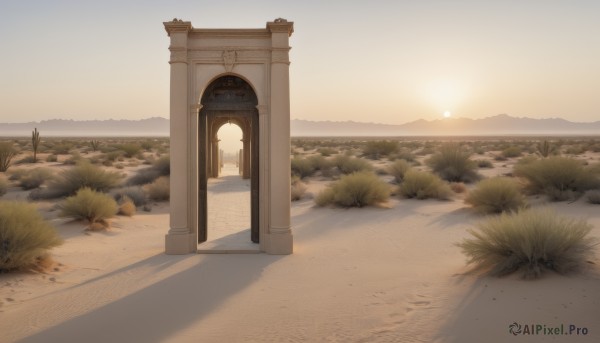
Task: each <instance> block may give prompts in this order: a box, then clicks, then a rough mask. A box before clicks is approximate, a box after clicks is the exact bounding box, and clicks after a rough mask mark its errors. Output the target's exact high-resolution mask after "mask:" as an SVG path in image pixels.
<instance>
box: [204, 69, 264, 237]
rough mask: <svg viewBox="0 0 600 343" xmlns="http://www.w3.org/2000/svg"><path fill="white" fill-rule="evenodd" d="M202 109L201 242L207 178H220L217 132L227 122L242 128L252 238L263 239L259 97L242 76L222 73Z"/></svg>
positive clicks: (206, 211)
mask: <svg viewBox="0 0 600 343" xmlns="http://www.w3.org/2000/svg"><path fill="white" fill-rule="evenodd" d="M201 105H202V109H201V110H200V112H199V119H198V136H199V137H204V139H199V140H198V170H199V173H198V185H199V198H198V218H199V219H198V243H202V242H205V241H206V240H207V238H208V224H207V218H208V210H207V204H208V200H207V180H208V178H209V177H218V176H219V172H220V165H221V161H220V156H219V147H218V137H217V132H218V130H219V128H220V127H221V126H222V125H223V124H225V123H226V122H230V121H234V122H235V123H236V124H237V125H238V126H239V127H240V128H241V129H242V134H243V138H242V139H243V141H244V149H243V151H244V152H245V153H244V154H245V155H247V156H248V157H249V158H244V159H243V161H244V162H243V163H244V168H243V170H244V171H246V170H247V171H248V172H249V175H247V174H246V173H244V174H243V175H242V177H247V176H249V177H250V178H251V181H250V199H251V200H250V202H251V211H250V239H251V240H252V242H254V243H259V241H260V230H259V206H260V203H259V198H260V195H259V187H258V186H259V175H260V172H259V168H258V166H259V165H258V163H259V162H258V157H259V156H258V154H259V136H260V131H259V127H258V110H257V109H256V106H257V105H258V100H257V98H256V94H255V93H254V90H253V89H252V87H251V86H250V85H249V84H248V83H247V82H246V81H244V80H243V79H242V78H240V77H238V76H233V75H227V76H221V77H219V78H217V79H216V80H214V81H212V82H211V83H210V85H209V86H208V87H207V88H206V90H205V91H204V94H203V95H202V100H201Z"/></svg>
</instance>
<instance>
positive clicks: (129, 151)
mask: <svg viewBox="0 0 600 343" xmlns="http://www.w3.org/2000/svg"><path fill="white" fill-rule="evenodd" d="M119 149H120V150H122V151H123V152H124V153H125V157H128V158H131V157H133V156H135V155H137V154H138V153H139V152H140V151H141V150H142V147H141V146H140V145H139V144H134V143H127V144H121V145H120V146H119Z"/></svg>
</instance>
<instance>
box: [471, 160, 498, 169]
mask: <svg viewBox="0 0 600 343" xmlns="http://www.w3.org/2000/svg"><path fill="white" fill-rule="evenodd" d="M475 162H476V163H477V167H479V168H494V164H493V163H492V161H490V160H477V161H475Z"/></svg>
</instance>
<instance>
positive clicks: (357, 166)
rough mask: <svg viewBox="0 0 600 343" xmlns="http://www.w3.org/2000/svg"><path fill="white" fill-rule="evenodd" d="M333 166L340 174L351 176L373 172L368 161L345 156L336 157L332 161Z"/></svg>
mask: <svg viewBox="0 0 600 343" xmlns="http://www.w3.org/2000/svg"><path fill="white" fill-rule="evenodd" d="M333 164H334V165H335V166H336V167H337V168H338V170H339V171H340V172H341V173H342V174H352V173H358V172H366V171H371V170H373V167H372V166H371V164H370V163H369V162H368V161H366V160H363V159H361V158H356V157H350V156H347V155H340V156H337V157H336V158H335V159H334V160H333Z"/></svg>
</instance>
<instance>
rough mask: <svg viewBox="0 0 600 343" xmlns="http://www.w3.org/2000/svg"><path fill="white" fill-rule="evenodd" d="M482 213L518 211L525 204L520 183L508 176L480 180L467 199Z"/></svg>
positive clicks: (466, 200) (467, 201)
mask: <svg viewBox="0 0 600 343" xmlns="http://www.w3.org/2000/svg"><path fill="white" fill-rule="evenodd" d="M465 202H466V203H467V204H470V205H472V206H473V208H474V209H475V210H477V211H478V212H481V213H501V212H511V211H517V210H518V209H520V208H522V207H523V206H525V198H524V197H523V195H522V194H521V191H520V189H519V185H518V184H517V183H516V182H515V181H514V180H513V179H510V178H507V177H495V178H491V179H485V180H482V181H480V182H479V183H478V184H477V186H476V187H475V189H473V190H472V191H471V192H469V195H468V196H467V198H466V199H465Z"/></svg>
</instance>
